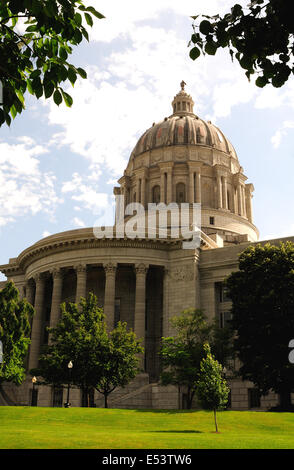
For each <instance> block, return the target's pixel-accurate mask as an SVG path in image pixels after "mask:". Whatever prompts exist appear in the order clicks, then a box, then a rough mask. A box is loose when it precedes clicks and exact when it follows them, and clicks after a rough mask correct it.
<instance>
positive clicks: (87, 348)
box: [31, 294, 142, 407]
mask: <svg viewBox="0 0 294 470" xmlns="http://www.w3.org/2000/svg"><path fill="white" fill-rule="evenodd" d="M80 307H81V308H79V306H78V305H77V304H75V303H67V304H66V303H63V304H61V319H60V321H59V322H58V324H57V325H56V327H55V328H50V329H49V332H50V334H51V336H50V338H51V339H50V344H49V345H48V346H47V347H46V348H45V350H44V352H43V354H42V355H41V357H40V361H39V367H38V368H37V369H33V370H31V375H36V376H38V377H40V379H39V383H40V384H43V385H48V384H53V385H58V386H62V385H63V384H67V383H68V381H70V384H71V385H73V386H76V387H78V388H81V389H82V390H84V391H85V393H86V395H88V394H89V392H90V390H91V389H93V388H95V389H96V390H97V391H98V392H100V393H102V394H103V395H104V397H105V406H106V407H107V397H108V395H109V394H110V393H111V392H112V391H113V390H114V389H115V388H116V387H118V386H121V387H123V386H125V385H126V384H127V383H128V382H129V381H130V380H131V379H133V378H134V377H135V375H136V373H137V371H138V368H137V364H138V358H137V357H136V354H138V353H140V352H142V348H141V347H140V346H139V342H138V341H136V338H135V335H134V333H133V332H132V331H131V332H128V331H127V325H126V324H125V323H120V322H119V323H118V325H117V327H116V328H114V329H113V330H112V331H111V332H108V331H107V329H106V323H105V316H104V314H103V310H102V309H101V308H99V307H98V305H97V298H96V296H95V295H93V294H90V295H89V297H88V298H87V299H83V298H82V299H81V302H80ZM69 361H72V362H73V368H72V370H71V376H70V378H69V376H68V370H67V364H68V363H69ZM87 401H88V400H87Z"/></svg>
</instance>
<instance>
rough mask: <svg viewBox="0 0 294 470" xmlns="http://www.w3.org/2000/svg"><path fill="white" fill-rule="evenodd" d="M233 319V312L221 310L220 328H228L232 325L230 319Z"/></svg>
mask: <svg viewBox="0 0 294 470" xmlns="http://www.w3.org/2000/svg"><path fill="white" fill-rule="evenodd" d="M231 320H232V313H231V312H220V314H219V326H220V328H226V327H227V326H230V321H231Z"/></svg>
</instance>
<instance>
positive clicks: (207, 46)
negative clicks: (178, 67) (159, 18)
mask: <svg viewBox="0 0 294 470" xmlns="http://www.w3.org/2000/svg"><path fill="white" fill-rule="evenodd" d="M291 7H292V3H291V1H290V0H251V1H250V3H249V5H247V8H243V7H242V6H241V5H239V4H236V5H234V6H233V7H232V8H231V11H230V12H229V13H227V14H225V15H224V16H220V15H219V14H217V15H214V16H207V15H201V17H202V20H201V21H200V23H199V24H196V23H194V24H193V30H194V33H193V34H192V36H191V41H190V43H189V44H190V45H191V44H192V49H190V57H191V59H193V60H195V59H197V58H198V57H199V56H200V54H201V52H202V53H203V54H209V55H215V53H216V51H217V50H218V49H220V48H228V49H229V53H230V55H231V58H232V60H233V59H234V58H236V59H237V61H238V62H239V64H240V66H241V67H242V68H243V69H244V70H246V72H245V74H246V76H247V77H248V79H249V80H250V77H251V75H254V74H258V77H257V78H256V80H255V83H256V85H257V86H258V87H264V86H265V85H267V84H268V83H271V84H272V85H273V86H274V87H281V86H282V85H283V84H284V83H285V82H286V81H287V80H288V78H289V76H290V74H291V73H294V64H293V50H294V41H293V33H294V22H293V19H292V15H291V13H290V12H291ZM198 17H199V15H198V16H193V17H192V18H193V19H194V21H196V20H197V21H198ZM203 18H205V19H203Z"/></svg>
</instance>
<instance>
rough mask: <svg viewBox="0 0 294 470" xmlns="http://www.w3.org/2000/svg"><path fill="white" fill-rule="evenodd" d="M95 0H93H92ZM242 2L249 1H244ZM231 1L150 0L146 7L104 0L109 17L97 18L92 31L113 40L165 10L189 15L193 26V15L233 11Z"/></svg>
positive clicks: (102, 6) (130, 0) (94, 36)
mask: <svg viewBox="0 0 294 470" xmlns="http://www.w3.org/2000/svg"><path fill="white" fill-rule="evenodd" d="M89 2H90V3H91V1H90V0H89ZM239 3H241V4H242V3H243V4H247V3H248V1H245V0H241V1H240V2H239ZM231 6H232V5H231V2H230V0H210V1H209V2H207V0H198V1H197V2H195V1H194V0H185V1H184V2H171V1H170V0H149V1H148V2H145V3H144V7H142V3H141V2H134V1H133V0H125V1H124V2H109V0H100V2H99V6H98V7H97V9H98V10H99V11H100V12H101V13H103V14H104V16H105V17H106V18H105V19H103V20H99V21H95V22H94V26H93V28H91V30H90V31H89V33H90V38H91V40H95V41H103V42H110V41H113V40H114V39H115V38H117V37H119V36H128V34H129V32H130V31H132V30H133V29H134V28H135V27H136V25H137V24H138V23H140V22H142V21H146V20H156V19H157V18H158V17H159V15H160V14H161V13H162V12H166V11H170V12H173V13H175V14H176V15H178V16H181V17H185V18H187V24H188V25H191V23H192V20H191V19H190V16H192V15H193V16H194V15H197V14H201V13H204V14H207V15H210V14H211V15H214V14H216V13H219V12H225V11H230V8H231Z"/></svg>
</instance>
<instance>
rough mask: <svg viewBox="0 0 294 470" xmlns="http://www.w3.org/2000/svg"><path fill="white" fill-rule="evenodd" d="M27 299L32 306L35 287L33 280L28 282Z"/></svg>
mask: <svg viewBox="0 0 294 470" xmlns="http://www.w3.org/2000/svg"><path fill="white" fill-rule="evenodd" d="M26 299H27V301H28V302H29V303H30V304H31V305H33V303H34V286H33V281H32V279H28V280H27V281H26Z"/></svg>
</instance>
